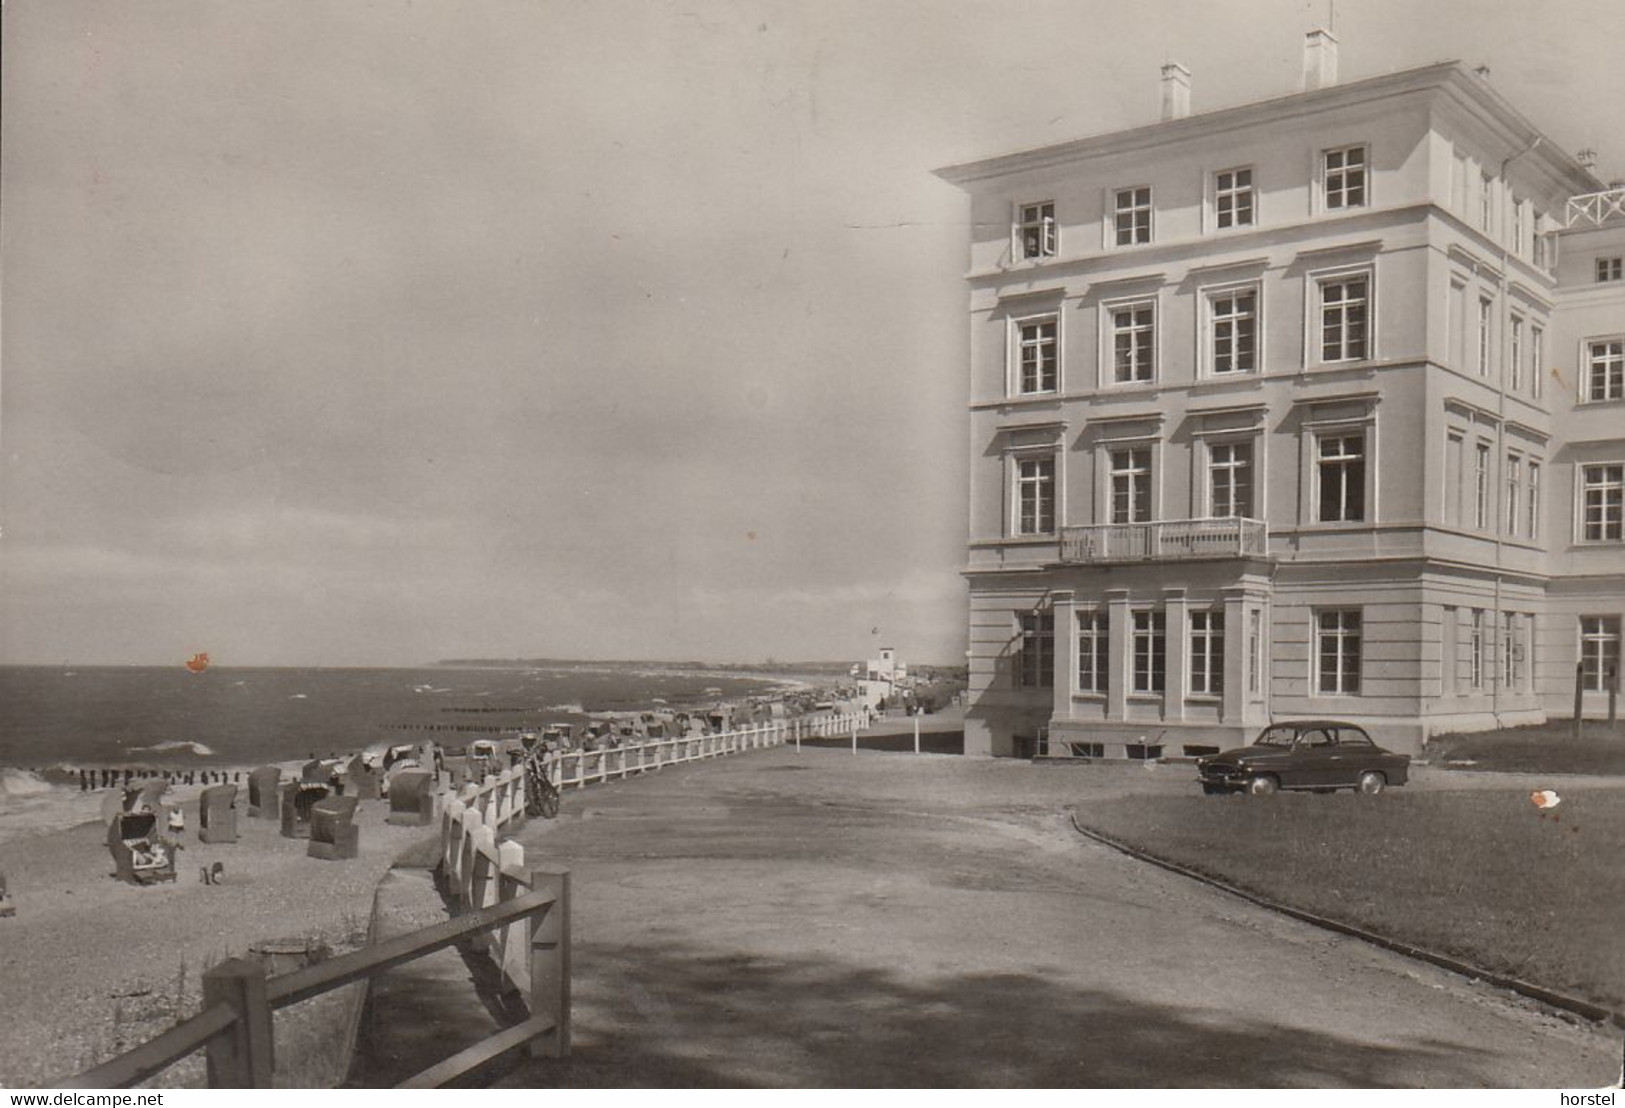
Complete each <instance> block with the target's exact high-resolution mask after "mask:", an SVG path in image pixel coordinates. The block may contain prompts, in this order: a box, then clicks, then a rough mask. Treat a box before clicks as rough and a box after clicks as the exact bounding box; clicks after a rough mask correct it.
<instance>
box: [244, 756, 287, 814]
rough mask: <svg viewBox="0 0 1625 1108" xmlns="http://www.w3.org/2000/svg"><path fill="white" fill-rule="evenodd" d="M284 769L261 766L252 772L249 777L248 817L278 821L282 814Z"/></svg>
mask: <svg viewBox="0 0 1625 1108" xmlns="http://www.w3.org/2000/svg"><path fill="white" fill-rule="evenodd" d="M281 780H282V769H281V767H279V766H261V767H260V768H259V769H256V770H252V771H250V773H249V775H248V815H249V818H251V819H276V818H277V817H278V815H279V814H280V812H281V810H282V808H281V800H280V795H281V794H280V792H279V790H280V787H281V785H280V782H281Z"/></svg>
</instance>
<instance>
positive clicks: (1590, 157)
mask: <svg viewBox="0 0 1625 1108" xmlns="http://www.w3.org/2000/svg"><path fill="white" fill-rule="evenodd" d="M1574 160H1575V161H1577V162H1579V163H1580V168H1581V169H1596V168H1597V152H1596V151H1595V150H1593V149H1591V147H1589V146H1588V147H1586V148H1585V149H1584V150H1582V151H1580V152H1579V153H1578V154H1576V155H1574Z"/></svg>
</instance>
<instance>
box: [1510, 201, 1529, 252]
mask: <svg viewBox="0 0 1625 1108" xmlns="http://www.w3.org/2000/svg"><path fill="white" fill-rule="evenodd" d="M1512 252H1513V253H1514V254H1517V255H1518V256H1519V257H1520V258H1521V257H1523V256H1524V255H1525V254H1527V253H1529V221H1528V219H1526V218H1525V212H1524V201H1523V200H1522V199H1521V198H1520V197H1517V196H1514V197H1513V198H1512Z"/></svg>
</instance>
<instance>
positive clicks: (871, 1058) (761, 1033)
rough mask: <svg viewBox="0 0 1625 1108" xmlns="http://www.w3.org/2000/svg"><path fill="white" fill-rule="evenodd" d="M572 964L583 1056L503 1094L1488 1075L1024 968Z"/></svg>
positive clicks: (1461, 1060) (581, 959) (1346, 1082)
mask: <svg viewBox="0 0 1625 1108" xmlns="http://www.w3.org/2000/svg"><path fill="white" fill-rule="evenodd" d="M990 941H993V940H991V939H990ZM1080 956H1086V954H1085V953H1084V952H1083V951H1082V950H1080ZM576 965H577V989H576V1009H575V1011H576V1016H575V1019H576V1025H575V1026H576V1032H575V1035H576V1046H575V1050H574V1053H573V1055H572V1057H571V1058H570V1059H568V1060H567V1061H564V1062H548V1061H539V1062H526V1063H524V1064H522V1065H520V1066H519V1067H518V1068H516V1069H515V1070H514V1071H513V1072H511V1073H510V1074H509V1075H508V1076H507V1077H506V1078H504V1079H502V1080H501V1081H500V1082H499V1085H500V1086H503V1087H552V1086H558V1087H643V1088H697V1087H716V1086H721V1087H780V1088H783V1087H791V1088H797V1087H804V1088H857V1087H972V1088H975V1087H1010V1088H1039V1087H1147V1086H1195V1087H1203V1086H1217V1087H1237V1086H1242V1087H1313V1088H1328V1087H1345V1086H1348V1087H1362V1088H1365V1087H1415V1085H1416V1083H1417V1082H1418V1081H1420V1080H1427V1081H1429V1082H1430V1083H1433V1084H1436V1085H1442V1086H1447V1087H1471V1086H1474V1085H1482V1084H1484V1083H1485V1080H1486V1078H1484V1077H1481V1076H1479V1075H1478V1073H1477V1071H1476V1068H1475V1062H1476V1060H1477V1059H1479V1058H1482V1057H1485V1055H1484V1053H1483V1052H1479V1051H1473V1052H1464V1051H1463V1050H1462V1049H1461V1048H1460V1047H1459V1046H1457V1045H1454V1044H1449V1045H1446V1044H1442V1043H1427V1042H1420V1043H1416V1044H1412V1045H1410V1046H1408V1047H1403V1048H1401V1047H1394V1046H1385V1045H1377V1044H1371V1043H1363V1042H1356V1041H1351V1040H1348V1039H1344V1038H1339V1037H1337V1036H1335V1035H1330V1034H1323V1033H1319V1032H1316V1031H1306V1030H1304V1029H1302V1028H1291V1027H1287V1026H1283V1025H1279V1024H1274V1023H1266V1022H1258V1021H1248V1020H1242V1019H1238V1018H1236V1017H1234V1016H1233V1015H1227V1014H1225V1013H1222V1012H1216V1011H1202V1010H1199V1009H1187V1008H1178V1007H1170V1006H1165V1005H1159V1004H1150V1003H1145V1002H1143V1001H1140V1000H1136V999H1134V998H1132V997H1129V996H1124V995H1121V994H1117V993H1113V992H1105V991H1077V990H1073V989H1068V988H1065V987H1061V986H1057V985H1056V984H1054V983H1052V982H1050V981H1047V980H1044V979H1043V978H1040V977H1036V976H1032V975H1025V974H1021V975H1016V974H992V975H990V974H968V975H963V976H957V977H947V978H943V979H940V980H939V981H938V982H936V983H933V984H930V985H921V984H918V983H914V982H905V981H902V980H900V979H898V978H896V977H895V976H893V975H892V974H889V973H887V972H883V971H873V970H868V969H853V968H850V967H844V966H841V965H839V964H836V963H832V962H829V961H824V960H819V959H815V958H798V959H794V960H774V959H765V958H746V957H738V958H735V957H721V956H715V955H710V954H707V955H700V954H698V953H696V952H695V951H693V950H689V949H684V948H682V947H674V946H670V945H666V946H662V947H660V948H658V949H648V948H631V947H600V946H597V945H592V944H584V945H583V946H578V947H577V962H576ZM586 967H591V968H590V970H589V969H587V968H586ZM1192 969H1193V972H1194V971H1195V970H1196V967H1192ZM584 971H585V972H584ZM1260 987H1265V988H1267V987H1268V986H1267V984H1261V986H1260ZM1423 1075H1425V1077H1424V1076H1423Z"/></svg>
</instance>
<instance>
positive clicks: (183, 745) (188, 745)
mask: <svg viewBox="0 0 1625 1108" xmlns="http://www.w3.org/2000/svg"><path fill="white" fill-rule="evenodd" d="M146 750H150V751H154V752H158V751H170V750H186V751H190V752H191V753H193V754H195V755H197V756H198V757H199V758H212V757H213V756H214V751H213V750H211V749H209V748H208V747H207V746H205V745H204V744H203V743H195V742H185V741H183V740H180V739H177V740H175V741H174V742H167V743H154V744H153V745H152V746H132V747H131V748H130V753H131V754H136V753H140V752H141V751H146Z"/></svg>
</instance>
